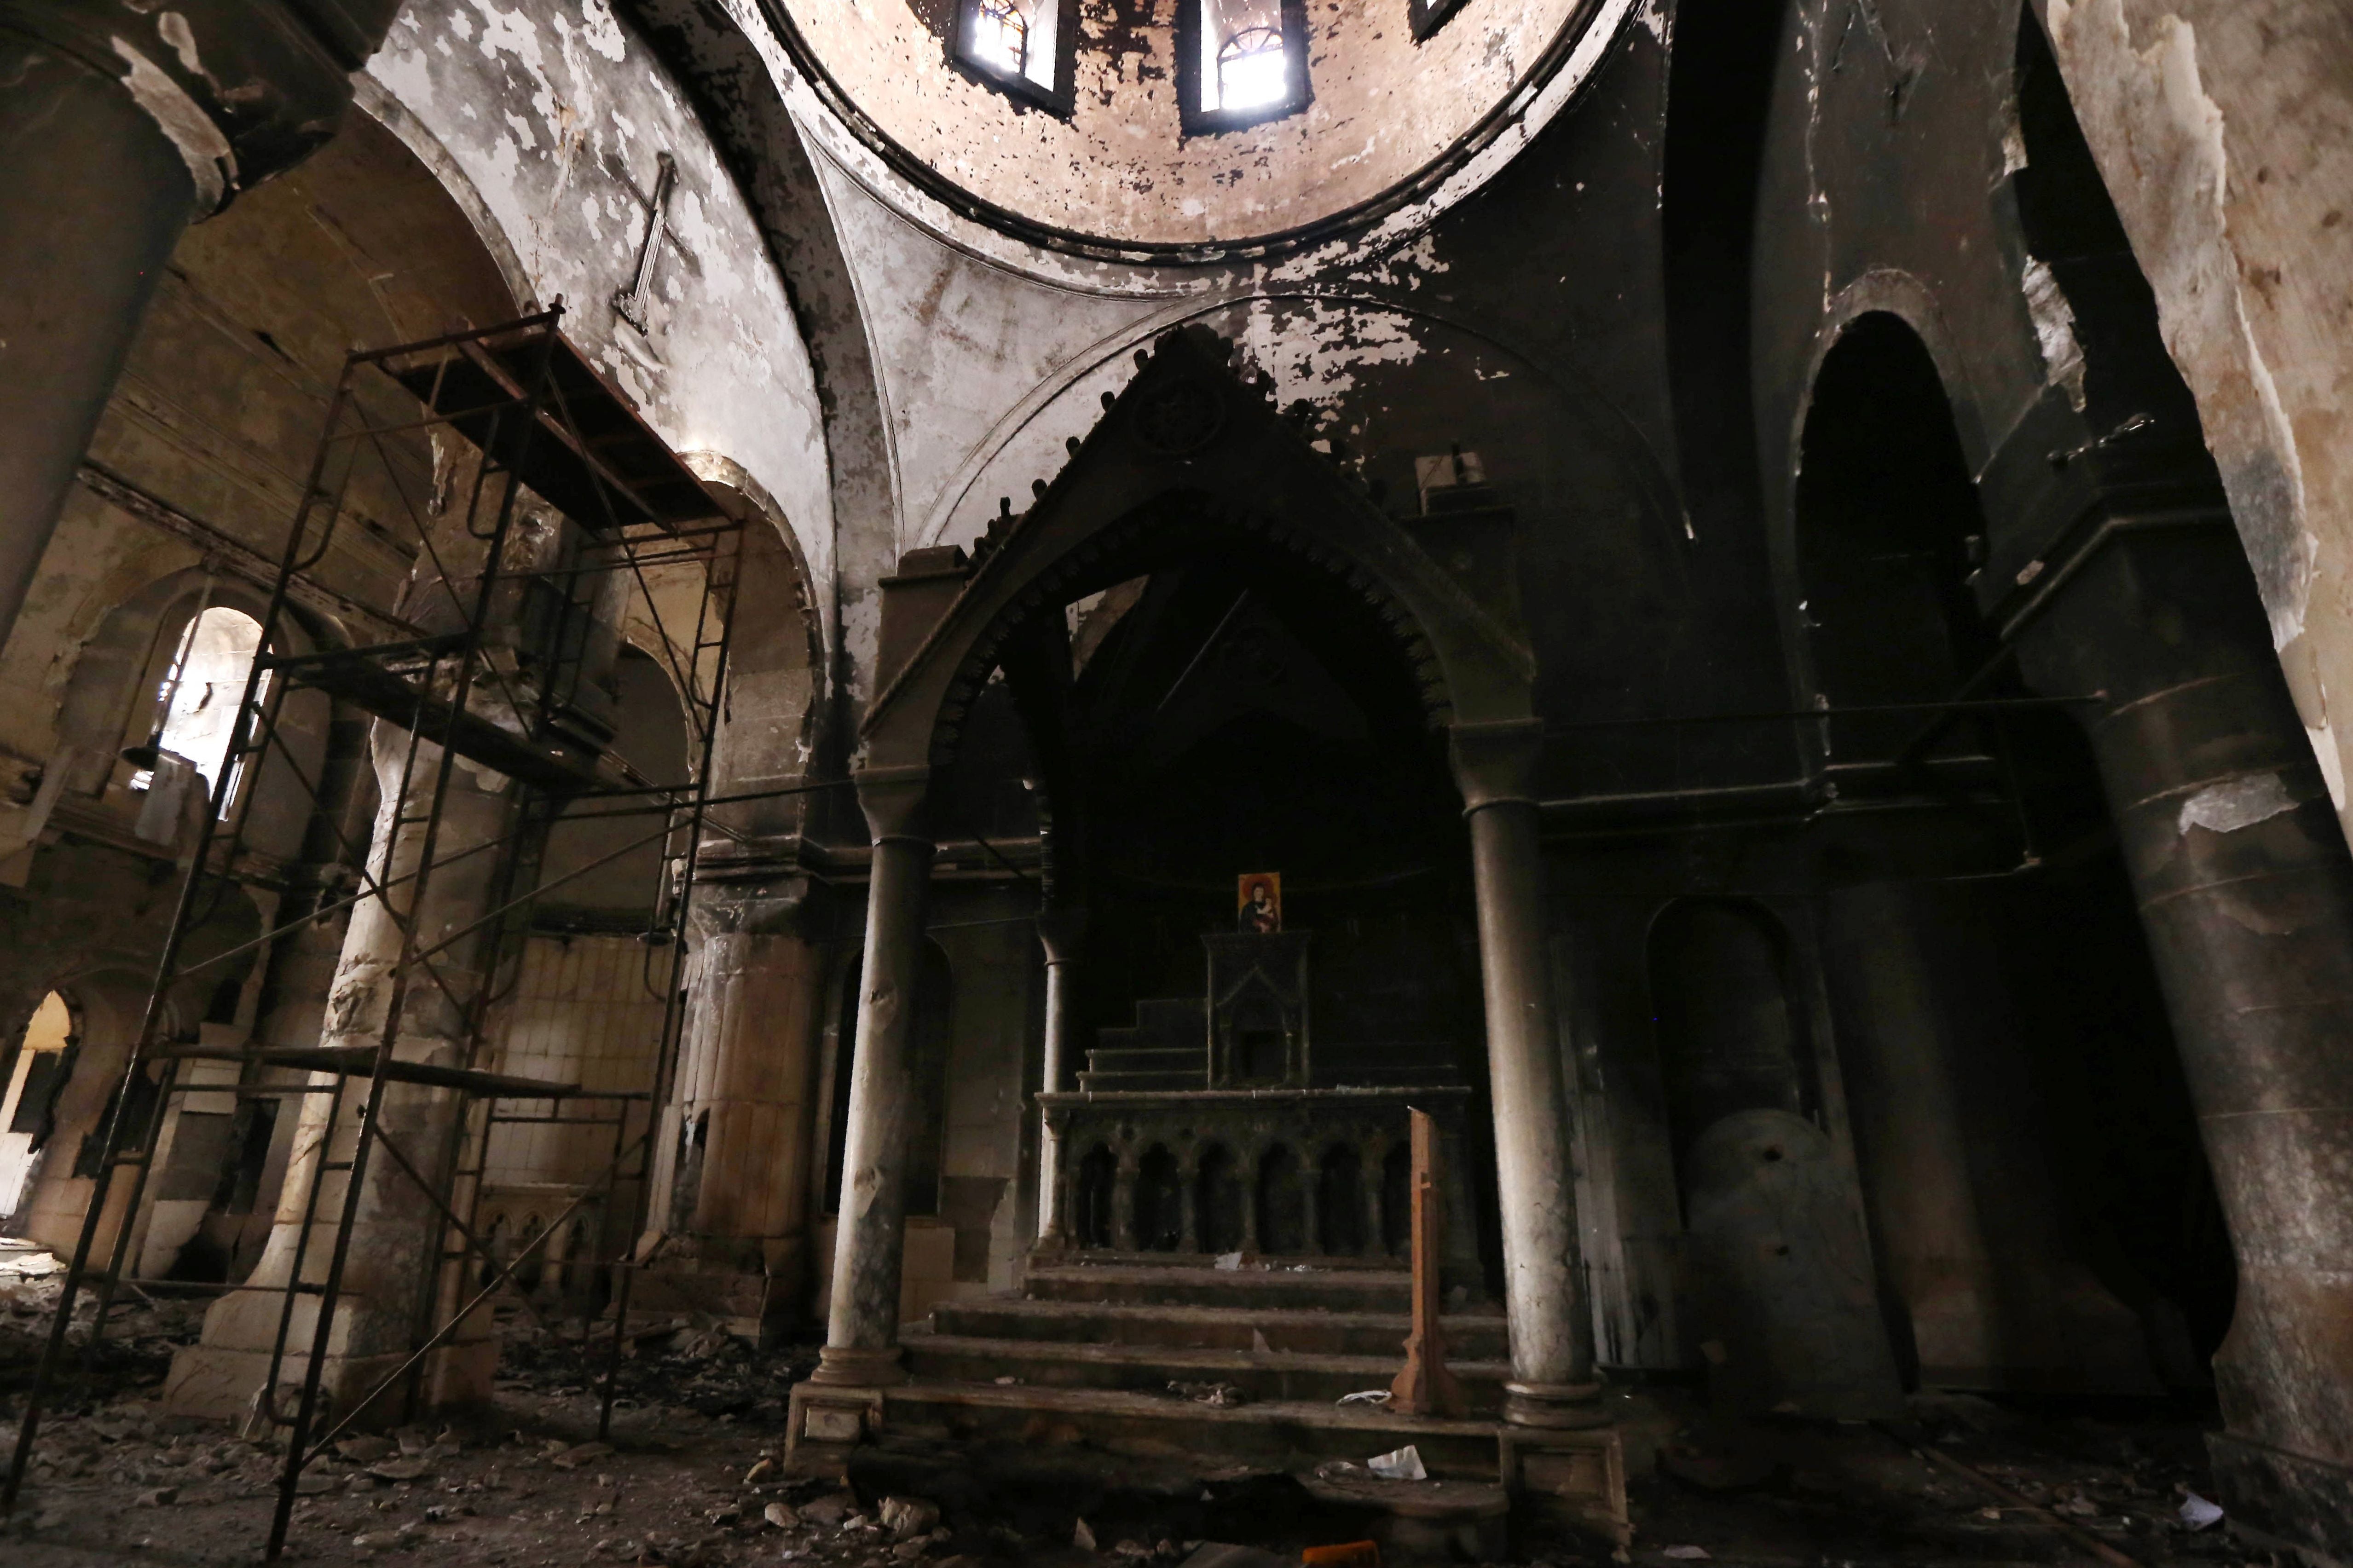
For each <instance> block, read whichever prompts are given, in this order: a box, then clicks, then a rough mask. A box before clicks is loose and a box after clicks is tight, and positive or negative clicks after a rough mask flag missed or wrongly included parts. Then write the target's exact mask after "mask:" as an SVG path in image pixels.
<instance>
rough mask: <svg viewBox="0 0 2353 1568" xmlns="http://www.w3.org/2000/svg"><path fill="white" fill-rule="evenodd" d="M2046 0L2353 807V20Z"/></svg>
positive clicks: (2302, 695) (2327, 753)
mask: <svg viewBox="0 0 2353 1568" xmlns="http://www.w3.org/2000/svg"><path fill="white" fill-rule="evenodd" d="M2037 10H2038V11H2040V12H2042V15H2043V16H2044V19H2045V21H2046V23H2047V25H2048V27H2049V30H2050V35H2051V42H2052V48H2053V50H2054V52H2055V54H2056V56H2057V58H2058V63H2059V68H2060V69H2061V71H2062V72H2063V74H2064V76H2065V79H2066V82H2067V88H2068V91H2069V94H2070V96H2071V97H2072V98H2073V100H2074V104H2075V110H2076V113H2077V115H2078V117H2079V118H2080V120H2081V121H2082V122H2083V127H2084V136H2085V138H2086V140H2087V141H2088V142H2089V143H2090V145H2091V150H2092V153H2093V154H2094V156H2095V157H2096V158H2097V159H2098V161H2099V166H2100V173H2101V174H2102V176H2103V177H2104V178H2105V182H2106V184H2107V188H2108V191H2109V192H2110V194H2111V195H2113V196H2114V198H2115V200H2116V207H2117V211H2118V214H2119V216H2121V217H2122V219H2123V221H2124V226H2125V228H2126V232H2127V233H2128V234H2129V235H2130V236H2131V238H2132V244H2133V249H2134V252H2135V254H2136V255H2137V257H2138V258H2139V259H2140V263H2141V266H2142V268H2143V269H2144V270H2145V271H2146V272H2147V276H2148V280H2149V283H2150V285H2151V286H2152V287H2153V288H2154V289H2155V290H2156V294H2157V302H2158V312H2159V316H2160V319H2161V321H2162V322H2163V327H2164V333H2165V343H2166V347H2167V349H2168V352H2169V353H2171V354H2172V356H2173V358H2174V360H2175V361H2176V363H2179V365H2180V367H2181V371H2182V374H2183V375H2184V376H2185V377H2187V379H2188V381H2189V386H2190V389H2191V390H2192V391H2193V392H2194V393H2195V394H2196V395H2197V399H2198V412H2199V416H2200V419H2201V420H2202V421H2203V422H2204V425H2205V429H2206V437H2207V440H2208V443H2209V445H2210V446H2211V447H2212V449H2213V453H2214V458H2215V460H2216V462H2217V463H2218V464H2219V465H2220V466H2221V476H2222V482H2223V485H2224V486H2225V487H2226V488H2227V489H2228V490H2229V492H2230V496H2231V510H2232V517H2233V518H2234V519H2235V520H2236V521H2237V523H2238V526H2239V530H2240V533H2241V536H2242V539H2243V540H2244V542H2245V544H2246V549H2247V556H2248V560H2249V562H2250V563H2252V564H2253V567H2254V569H2255V576H2256V581H2257V583H2258V584H2259V585H2260V586H2261V588H2262V591H2263V602H2264V605H2265V607H2266V608H2267V609H2268V610H2269V611H2270V613H2271V620H2272V637H2273V640H2274V643H2275V644H2276V645H2277V646H2278V648H2279V653H2280V660H2281V663H2282V665H2283V666H2284V668H2285V669H2286V670H2287V674H2288V682H2289V687H2290V689H2291V690H2292V691H2294V693H2295V700H2296V706H2297V709H2298V710H2299V711H2301V712H2302V713H2303V715H2304V721H2305V725H2306V729H2308V730H2309V731H2311V732H2312V745H2313V751H2314V752H2315V754H2316V756H2317V757H2318V759H2319V761H2320V765H2321V770H2322V773H2324V775H2325V776H2326V777H2327V780H2328V785H2329V791H2330V794H2331V795H2332V797H2333V798H2334V801H2335V803H2336V806H2337V813H2338V816H2340V818H2345V816H2346V812H2347V810H2348V801H2347V796H2346V792H2345V782H2344V781H2345V774H2346V769H2345V763H2344V751H2343V748H2344V745H2345V742H2344V740H2343V738H2342V737H2341V736H2340V735H2339V733H2338V731H2337V721H2336V716H2335V713H2334V711H2333V710H2332V707H2331V702H2330V698H2331V694H2332V692H2342V691H2344V690H2346V689H2348V682H2353V629H2348V626H2347V624H2346V623H2347V615H2348V611H2347V606H2346V604H2345V600H2344V593H2343V589H2342V588H2341V587H2340V586H2338V585H2337V584H2341V583H2342V581H2343V579H2344V576H2345V572H2346V561H2347V556H2346V552H2347V550H2348V548H2349V547H2353V543H2348V541H2353V459H2348V457H2347V455H2346V441H2345V437H2344V432H2345V429H2346V427H2347V421H2348V418H2353V390H2348V388H2353V370H2348V364H2353V296H2348V291H2347V288H2346V279H2347V277H2348V275H2353V22H2348V19H2347V17H2346V16H2345V15H2344V14H2343V12H2342V11H2341V10H2340V9H2337V8H2334V7H2330V6H2325V5H2323V6H2312V5H2263V4H2255V5H2200V4H2163V5H2161V4H2144V3H2142V0H2074V3H2073V4H2070V3H2069V0H2055V3H2052V4H2049V5H2047V7H2046V6H2042V5H2038V6H2037ZM2346 819H2347V820H2348V821H2353V818H2346Z"/></svg>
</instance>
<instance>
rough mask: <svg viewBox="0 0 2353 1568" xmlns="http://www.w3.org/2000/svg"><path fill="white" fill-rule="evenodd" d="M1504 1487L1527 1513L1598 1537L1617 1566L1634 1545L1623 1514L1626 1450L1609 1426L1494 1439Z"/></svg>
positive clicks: (1509, 1430)
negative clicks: (1609, 1551)
mask: <svg viewBox="0 0 2353 1568" xmlns="http://www.w3.org/2000/svg"><path fill="white" fill-rule="evenodd" d="M1496 1445H1497V1453H1496V1458H1497V1460H1498V1465H1497V1469H1498V1473H1499V1474H1500V1475H1501V1476H1502V1478H1503V1481H1504V1486H1505V1487H1506V1488H1507V1489H1510V1490H1511V1492H1512V1493H1513V1495H1514V1497H1515V1498H1517V1499H1519V1500H1521V1501H1522V1502H1524V1503H1525V1505H1526V1506H1527V1507H1528V1508H1529V1510H1531V1511H1533V1512H1535V1513H1536V1514H1537V1515H1539V1516H1541V1517H1544V1518H1546V1519H1550V1520H1552V1521H1554V1522H1556V1523H1558V1524H1563V1525H1567V1526H1568V1527H1569V1528H1571V1529H1573V1530H1577V1531H1583V1532H1585V1533H1588V1534H1590V1535H1596V1536H1599V1537H1600V1538H1601V1539H1602V1540H1604V1541H1607V1542H1609V1545H1610V1547H1611V1548H1612V1555H1613V1556H1614V1557H1616V1559H1617V1560H1618V1561H1620V1562H1621V1563H1622V1562H1624V1561H1625V1560H1626V1549H1627V1547H1628V1546H1629V1545H1630V1544H1631V1543H1632V1542H1633V1539H1634V1526H1633V1521H1632V1517H1631V1516H1630V1514H1629V1513H1628V1511H1627V1508H1626V1445H1625V1440H1624V1439H1623V1438H1622V1437H1621V1436H1619V1433H1618V1429H1617V1428H1616V1427H1615V1426H1593V1427H1588V1428H1585V1429H1584V1430H1581V1431H1572V1430H1563V1429H1555V1430H1550V1431H1547V1430H1544V1429H1541V1428H1535V1429H1529V1428H1522V1429H1514V1428H1513V1427H1509V1426H1506V1427H1505V1428H1504V1431H1503V1432H1502V1433H1501V1434H1500V1435H1499V1436H1498V1437H1497V1439H1496Z"/></svg>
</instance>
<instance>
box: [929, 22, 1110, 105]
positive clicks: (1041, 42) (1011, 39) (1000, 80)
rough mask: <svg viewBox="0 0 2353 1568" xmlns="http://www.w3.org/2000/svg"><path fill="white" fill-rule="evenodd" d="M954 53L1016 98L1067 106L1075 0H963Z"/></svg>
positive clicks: (1075, 34) (1075, 30) (1074, 35)
mask: <svg viewBox="0 0 2353 1568" xmlns="http://www.w3.org/2000/svg"><path fill="white" fill-rule="evenodd" d="M957 17H958V20H957V23H956V38H955V55H956V58H957V59H958V60H959V61H960V62H961V63H962V64H964V65H965V66H966V67H967V68H970V70H971V71H972V73H974V74H976V75H977V76H979V77H980V78H981V79H983V80H985V81H987V82H988V83H989V84H990V85H992V86H994V87H997V88H1001V89H1004V90H1005V91H1006V92H1008V93H1010V94H1012V95H1013V96H1014V97H1015V98H1018V99H1022V100H1027V101H1029V102H1031V103H1035V104H1037V105H1039V107H1041V108H1044V109H1048V110H1052V111H1054V112H1055V113H1057V114H1068V113H1069V112H1070V111H1071V61H1072V54H1071V45H1072V44H1073V42H1074V41H1075V40H1076V39H1077V37H1078V31H1079V17H1078V0H962V3H961V5H960V7H959V9H958V11H957Z"/></svg>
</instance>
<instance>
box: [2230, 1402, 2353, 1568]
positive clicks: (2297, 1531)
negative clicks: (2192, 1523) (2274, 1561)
mask: <svg viewBox="0 0 2353 1568" xmlns="http://www.w3.org/2000/svg"><path fill="white" fill-rule="evenodd" d="M2206 1451H2207V1453H2208V1455H2209V1456H2210V1457H2211V1458H2212V1459H2213V1461H2214V1489H2215V1490H2216V1491H2217V1492H2218V1493H2219V1494H2221V1495H2220V1500H2221V1503H2222V1504H2223V1506H2225V1507H2226V1508H2228V1509H2229V1510H2231V1523H2232V1527H2233V1528H2234V1529H2235V1528H2250V1529H2252V1531H2254V1532H2256V1533H2259V1534H2262V1535H2264V1536H2268V1537H2270V1538H2271V1539H2272V1540H2274V1541H2276V1542H2280V1543H2282V1544H2284V1545H2288V1546H2293V1547H2295V1548H2297V1549H2299V1550H2300V1551H2301V1552H2303V1553H2304V1554H2306V1556H2312V1555H2318V1556H2322V1557H2326V1558H2328V1559H2331V1560H2333V1561H2335V1562H2337V1563H2353V1468H2348V1467H2347V1466H2345V1465H2340V1464H2336V1463H2333V1462H2331V1461H2329V1460H2327V1459H2316V1458H2311V1457H2309V1456H2307V1455H2304V1454H2292V1453H2289V1452H2288V1451H2287V1450H2286V1449H2284V1448H2274V1447H2270V1446H2269V1445H2268V1444H2263V1443H2257V1442H2253V1441H2251V1440H2249V1439H2247V1438H2245V1437H2240V1436H2233V1435H2232V1434H2231V1433H2228V1432H2215V1433H2211V1434H2209V1435H2208V1436H2207V1438H2206Z"/></svg>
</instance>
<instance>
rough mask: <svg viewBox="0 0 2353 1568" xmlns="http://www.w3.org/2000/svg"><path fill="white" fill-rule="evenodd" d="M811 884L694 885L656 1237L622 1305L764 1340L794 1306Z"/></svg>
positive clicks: (802, 1217) (818, 977)
mask: <svg viewBox="0 0 2353 1568" xmlns="http://www.w3.org/2000/svg"><path fill="white" fill-rule="evenodd" d="M814 891H815V884H813V883H812V882H811V881H810V880H809V879H807V878H806V877H791V878H786V879H780V880H777V881H774V882H769V881H749V882H747V881H744V880H743V879H741V873H740V870H739V871H737V872H736V873H735V875H734V878H733V879H731V880H730V881H729V882H728V883H727V884H725V885H723V886H716V887H704V888H702V889H697V891H696V896H695V899H694V903H693V908H692V910H691V913H690V915H689V917H688V919H689V922H690V923H689V927H688V930H689V934H690V940H691V943H692V952H693V959H692V962H693V971H692V973H691V977H690V980H689V995H688V998H687V1007H686V1037H685V1039H684V1040H683V1041H682V1043H681V1050H680V1058H679V1066H678V1077H677V1083H676V1086H675V1089H674V1091H673V1092H672V1094H671V1097H670V1108H669V1110H668V1111H667V1112H666V1113H665V1115H664V1118H663V1125H662V1132H661V1136H662V1138H663V1141H664V1142H663V1146H664V1149H665V1151H666V1155H667V1157H666V1158H665V1159H664V1161H663V1162H662V1163H661V1164H660V1165H659V1166H658V1167H657V1170H656V1173H655V1182H656V1186H655V1191H654V1194H653V1202H652V1203H651V1204H650V1205H649V1208H648V1213H649V1217H650V1220H651V1223H652V1226H654V1228H655V1229H656V1231H657V1232H658V1233H663V1234H659V1236H658V1238H657V1241H656V1244H655V1246H654V1247H653V1249H652V1252H651V1257H650V1261H649V1265H648V1267H647V1268H646V1269H645V1271H644V1273H643V1274H641V1275H640V1276H639V1279H638V1285H637V1289H636V1294H635V1297H634V1300H633V1305H636V1306H639V1307H643V1308H645V1309H647V1310H657V1311H659V1310H686V1311H698V1312H704V1313H708V1314H711V1315H713V1316H716V1317H719V1318H722V1319H723V1320H725V1321H727V1322H728V1324H729V1325H730V1326H731V1327H732V1328H733V1330H734V1331H736V1332H737V1333H741V1334H746V1335H751V1336H754V1337H756V1338H760V1339H763V1340H765V1339H768V1338H771V1337H773V1336H774V1335H775V1333H776V1331H779V1330H781V1329H783V1328H785V1327H786V1326H787V1325H788V1322H789V1320H790V1319H791V1318H793V1317H794V1316H795V1315H796V1313H797V1311H798V1310H799V1304H800V1302H801V1301H802V1300H803V1295H804V1292H805V1290H806V1289H807V1282H808V1279H809V1278H810V1274H811V1261H812V1260H811V1258H810V1257H809V1253H808V1247H809V1238H808V1219H809V1203H808V1197H809V1194H808V1185H809V1184H808V1164H809V1158H808V1140H809V1135H810V1131H811V1129H812V1127H813V1126H814V1120H813V1116H812V1103H811V1091H812V1076H813V1075H812V1073H811V1065H812V1062H813V1060H814V1057H815V1043H816V1040H817V1037H818V1033H819V1018H820V1015H821V1010H822V1008H821V1003H822V998H823V995H824V990H825V965H824V962H823V950H821V949H819V948H818V947H815V946H813V945H812V944H811V943H810V942H809V940H808V932H807V923H808V921H809V920H810V919H811V918H812V910H811V903H812V901H813V895H814ZM697 1122H700V1124H701V1138H702V1159H701V1161H700V1162H699V1163H698V1164H697V1166H696V1168H695V1169H694V1170H693V1171H692V1172H691V1173H688V1172H681V1170H680V1169H679V1168H678V1161H677V1159H676V1151H677V1148H678V1144H679V1139H680V1136H681V1131H683V1130H684V1129H685V1128H686V1127H688V1126H691V1125H694V1124H696V1123H697ZM645 1255H646V1254H645V1252H644V1251H643V1250H642V1249H641V1253H640V1256H645Z"/></svg>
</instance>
